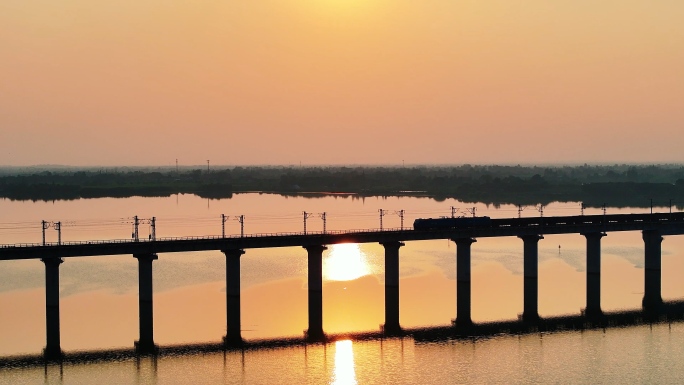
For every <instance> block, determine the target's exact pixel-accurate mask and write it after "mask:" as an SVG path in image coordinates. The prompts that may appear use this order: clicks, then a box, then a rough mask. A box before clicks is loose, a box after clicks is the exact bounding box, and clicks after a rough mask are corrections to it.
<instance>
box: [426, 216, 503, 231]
mask: <svg viewBox="0 0 684 385" xmlns="http://www.w3.org/2000/svg"><path fill="white" fill-rule="evenodd" d="M491 223H492V220H491V218H489V217H458V218H449V217H442V218H418V219H416V220H415V221H414V222H413V229H414V230H446V229H458V228H468V227H481V226H489V225H490V224H491Z"/></svg>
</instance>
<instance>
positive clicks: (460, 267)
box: [453, 238, 477, 328]
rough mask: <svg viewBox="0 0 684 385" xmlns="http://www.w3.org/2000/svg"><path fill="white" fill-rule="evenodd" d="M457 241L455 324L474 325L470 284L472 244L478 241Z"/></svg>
mask: <svg viewBox="0 0 684 385" xmlns="http://www.w3.org/2000/svg"><path fill="white" fill-rule="evenodd" d="M453 241H454V242H455V243H456V319H455V320H454V326H456V327H457V328H466V327H469V326H472V324H473V321H472V319H471V316H470V309H471V301H470V298H471V285H470V266H471V264H470V245H472V244H473V243H475V242H477V240H476V239H474V238H458V239H453Z"/></svg>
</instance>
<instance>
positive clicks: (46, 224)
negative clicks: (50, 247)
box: [41, 221, 50, 246]
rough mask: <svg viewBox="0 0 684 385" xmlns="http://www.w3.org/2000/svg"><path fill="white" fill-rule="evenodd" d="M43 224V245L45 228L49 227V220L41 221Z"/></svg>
mask: <svg viewBox="0 0 684 385" xmlns="http://www.w3.org/2000/svg"><path fill="white" fill-rule="evenodd" d="M41 223H42V224H43V246H45V230H47V229H49V228H50V222H45V221H41Z"/></svg>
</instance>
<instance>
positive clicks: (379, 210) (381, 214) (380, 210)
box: [378, 209, 387, 231]
mask: <svg viewBox="0 0 684 385" xmlns="http://www.w3.org/2000/svg"><path fill="white" fill-rule="evenodd" d="M378 212H379V213H380V230H381V231H382V217H384V216H385V215H387V210H383V209H378Z"/></svg>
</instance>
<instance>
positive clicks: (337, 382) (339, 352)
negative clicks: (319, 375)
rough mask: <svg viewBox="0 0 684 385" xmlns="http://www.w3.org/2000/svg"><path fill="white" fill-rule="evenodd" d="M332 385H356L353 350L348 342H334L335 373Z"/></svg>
mask: <svg viewBox="0 0 684 385" xmlns="http://www.w3.org/2000/svg"><path fill="white" fill-rule="evenodd" d="M332 383H333V385H356V383H357V382H356V372H355V371H354V350H353V349H352V342H351V341H350V340H344V341H337V342H335V371H334V373H333V382H332Z"/></svg>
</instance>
